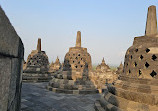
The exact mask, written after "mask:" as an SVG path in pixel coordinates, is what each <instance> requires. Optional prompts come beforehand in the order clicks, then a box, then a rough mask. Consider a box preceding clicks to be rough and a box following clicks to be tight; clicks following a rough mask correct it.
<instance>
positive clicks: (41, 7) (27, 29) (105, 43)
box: [0, 0, 158, 66]
mask: <svg viewBox="0 0 158 111" xmlns="http://www.w3.org/2000/svg"><path fill="white" fill-rule="evenodd" d="M157 4H158V2H156V1H154V0H150V1H146V0H141V1H138V0H132V1H127V0H121V1H114V0H111V1H105V0H100V1H95V0H87V1H84V0H80V1H73V0H69V1H62V0H53V1H42V0H34V1H31V0H27V1H26V0H25V1H18V0H14V1H7V0H6V1H4V0H3V1H0V5H1V7H2V8H3V10H4V11H5V13H6V15H7V16H8V17H9V19H10V21H11V23H12V25H13V26H14V28H15V30H16V32H17V33H18V35H19V36H20V37H21V39H22V41H23V43H24V47H25V60H27V57H28V55H29V54H30V53H31V51H32V50H35V49H36V46H37V40H38V38H41V40H42V50H43V51H46V54H47V55H48V57H49V62H50V63H51V62H52V61H55V60H56V57H57V56H58V57H59V59H60V61H61V62H62V61H64V56H65V54H66V53H67V52H68V50H69V48H70V47H74V46H75V42H76V34H77V31H81V39H82V47H86V48H87V50H88V52H89V53H90V55H91V57H92V64H95V65H97V64H100V63H101V61H102V58H103V57H104V59H105V62H106V63H107V64H109V65H115V66H116V65H119V64H120V63H121V61H122V62H123V61H124V55H125V52H126V50H127V49H128V48H129V47H130V46H131V45H132V43H133V40H134V37H137V36H142V35H144V33H145V25H146V17H147V10H148V7H149V6H150V5H156V6H158V5H157Z"/></svg>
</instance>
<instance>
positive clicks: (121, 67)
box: [116, 62, 123, 74]
mask: <svg viewBox="0 0 158 111" xmlns="http://www.w3.org/2000/svg"><path fill="white" fill-rule="evenodd" d="M116 73H117V74H122V73H123V64H122V62H121V64H120V65H119V67H117V71H116Z"/></svg>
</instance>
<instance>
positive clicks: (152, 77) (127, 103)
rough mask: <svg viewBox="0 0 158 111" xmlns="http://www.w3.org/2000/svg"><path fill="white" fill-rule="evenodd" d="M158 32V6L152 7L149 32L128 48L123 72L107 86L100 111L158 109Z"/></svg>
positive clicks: (150, 110) (148, 19) (155, 110)
mask: <svg viewBox="0 0 158 111" xmlns="http://www.w3.org/2000/svg"><path fill="white" fill-rule="evenodd" d="M157 57H158V35H157V17H156V7H155V6H150V7H149V8H148V14H147V22H146V31H145V35H144V36H141V37H135V38H134V42H133V45H132V46H131V47H130V48H129V49H128V50H127V52H126V55H125V62H124V68H123V73H122V74H121V75H120V77H119V80H117V81H116V82H115V83H114V85H107V88H105V90H104V91H105V92H104V93H103V95H102V97H101V99H100V100H98V101H96V102H95V108H96V111H121V110H125V111H157V110H158V96H157V95H158V90H157V88H158V67H157V65H158V62H157V61H158V58H157Z"/></svg>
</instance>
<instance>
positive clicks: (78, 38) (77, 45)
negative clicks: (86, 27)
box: [76, 31, 81, 47]
mask: <svg viewBox="0 0 158 111" xmlns="http://www.w3.org/2000/svg"><path fill="white" fill-rule="evenodd" d="M76 47H81V32H80V31H78V32H77V38H76Z"/></svg>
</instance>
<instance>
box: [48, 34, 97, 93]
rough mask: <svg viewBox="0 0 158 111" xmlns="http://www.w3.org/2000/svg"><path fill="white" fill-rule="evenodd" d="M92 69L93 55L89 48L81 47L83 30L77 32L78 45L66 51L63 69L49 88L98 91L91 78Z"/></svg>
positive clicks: (67, 90)
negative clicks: (88, 50)
mask: <svg viewBox="0 0 158 111" xmlns="http://www.w3.org/2000/svg"><path fill="white" fill-rule="evenodd" d="M91 69H92V62H91V56H90V54H89V53H88V52H87V48H83V47H81V32H80V31H78V32H77V39H76V46H75V47H71V48H69V52H68V53H66V55H65V59H64V64H63V70H62V71H61V72H60V73H57V74H56V75H54V77H53V79H52V80H51V81H50V82H49V85H48V86H47V88H48V89H49V90H50V91H54V92H59V93H69V94H89V93H97V92H98V90H97V89H96V88H95V86H94V85H93V83H92V82H91V81H90V79H89V72H90V71H91Z"/></svg>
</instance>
